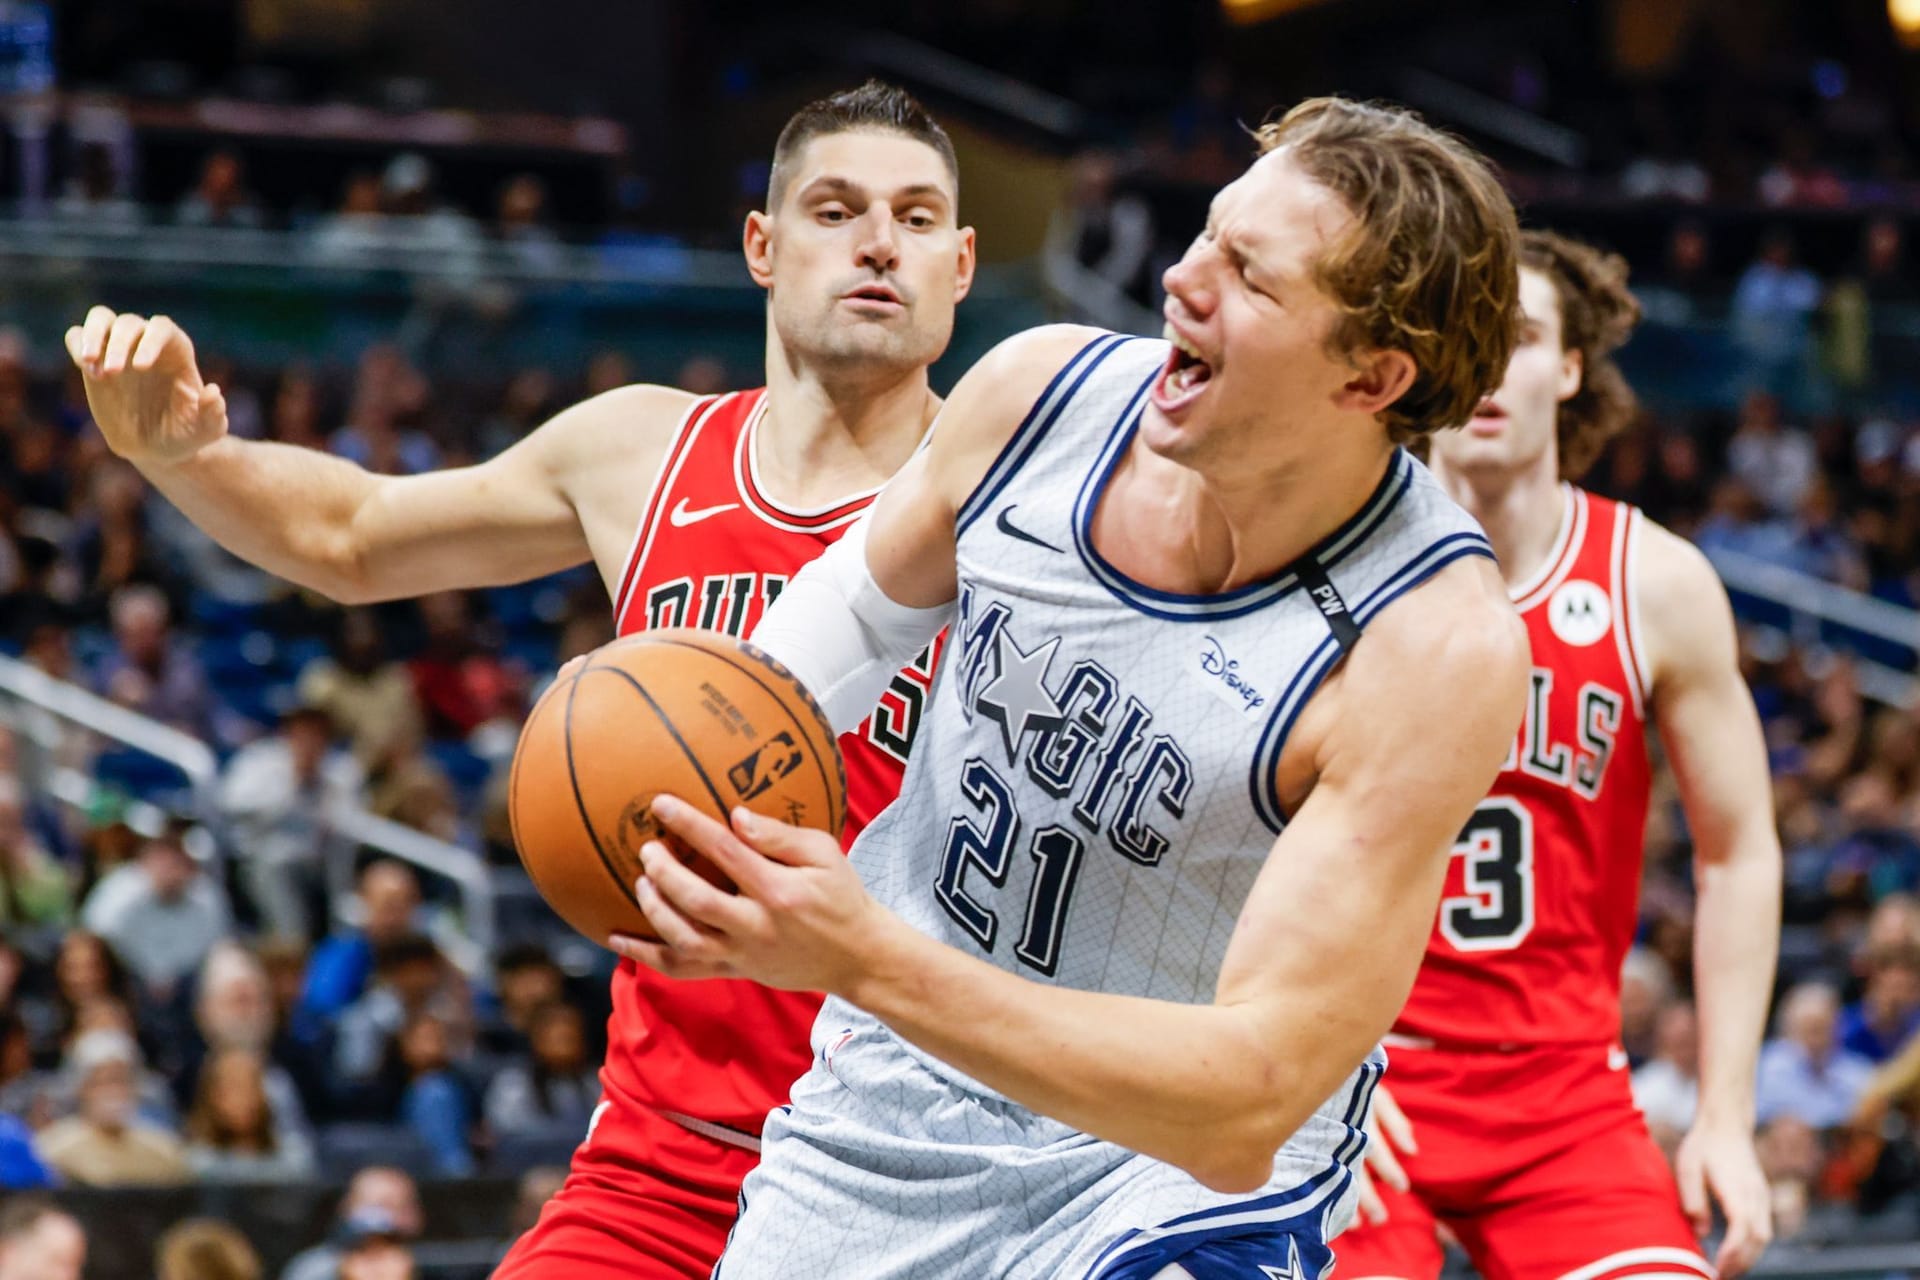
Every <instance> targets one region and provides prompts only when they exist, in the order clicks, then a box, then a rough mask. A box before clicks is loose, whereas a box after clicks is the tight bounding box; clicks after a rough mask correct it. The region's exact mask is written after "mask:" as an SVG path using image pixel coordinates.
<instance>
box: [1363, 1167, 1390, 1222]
mask: <svg viewBox="0 0 1920 1280" xmlns="http://www.w3.org/2000/svg"><path fill="white" fill-rule="evenodd" d="M1386 1220H1387V1202H1386V1201H1385V1200H1382V1199H1381V1198H1380V1192H1379V1189H1378V1188H1376V1187H1375V1186H1374V1185H1373V1179H1372V1178H1368V1177H1362V1178H1361V1179H1360V1221H1362V1222H1364V1223H1366V1224H1367V1225H1368V1226H1370V1227H1377V1226H1379V1225H1380V1224H1381V1223H1383V1222H1385V1221H1386Z"/></svg>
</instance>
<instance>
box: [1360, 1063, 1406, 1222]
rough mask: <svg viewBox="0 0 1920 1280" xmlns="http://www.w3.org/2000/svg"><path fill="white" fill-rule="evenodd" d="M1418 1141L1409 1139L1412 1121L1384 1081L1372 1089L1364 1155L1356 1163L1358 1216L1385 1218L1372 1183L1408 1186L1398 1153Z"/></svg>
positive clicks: (1366, 1219) (1396, 1187)
mask: <svg viewBox="0 0 1920 1280" xmlns="http://www.w3.org/2000/svg"><path fill="white" fill-rule="evenodd" d="M1419 1150H1420V1145H1419V1144H1418V1143H1416V1142H1415V1141H1414V1140H1413V1122H1412V1121H1410V1120H1408V1119H1407V1113H1406V1112H1404V1111H1402V1110H1401V1109H1400V1104H1399V1103H1398V1102H1395V1101H1394V1100H1393V1094H1391V1093H1389V1092H1388V1091H1387V1087H1386V1086H1385V1085H1380V1086H1379V1087H1377V1088H1375V1089H1374V1091H1373V1105H1372V1106H1370V1107H1368V1108H1367V1156H1366V1159H1365V1160H1364V1161H1362V1162H1361V1166H1360V1220H1361V1221H1362V1222H1367V1223H1372V1224H1379V1223H1382V1222H1385V1221H1386V1220H1387V1216H1388V1215H1387V1205H1386V1201H1385V1200H1384V1199H1382V1198H1381V1195H1380V1188H1379V1187H1378V1186H1376V1185H1375V1184H1376V1183H1385V1184H1386V1185H1387V1186H1389V1187H1392V1188H1393V1189H1394V1190H1395V1191H1406V1190H1409V1189H1410V1188H1411V1186H1412V1184H1411V1183H1410V1182H1409V1181H1408V1180H1407V1171H1406V1169H1405V1168H1403V1167H1402V1166H1401V1164H1400V1153H1401V1152H1405V1153H1406V1154H1407V1155H1413V1154H1415V1153H1416V1152H1418V1151H1419Z"/></svg>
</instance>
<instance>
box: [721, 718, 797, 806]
mask: <svg viewBox="0 0 1920 1280" xmlns="http://www.w3.org/2000/svg"><path fill="white" fill-rule="evenodd" d="M800 761H801V754H800V747H799V745H798V744H797V743H795V742H794V740H793V735H792V734H791V733H788V732H786V731H785V730H782V731H780V732H779V733H776V734H774V735H773V736H772V737H771V738H769V739H767V740H766V741H765V742H763V743H761V744H760V745H759V746H758V747H756V748H754V752H753V754H752V755H750V756H748V757H747V758H746V759H744V760H742V761H741V762H740V763H739V764H736V765H734V766H733V767H732V768H731V769H729V770H727V781H728V782H730V783H732V784H733V790H734V794H736V795H738V796H739V797H740V798H741V799H742V800H751V799H753V798H754V797H755V796H757V795H759V794H760V793H761V792H763V791H765V790H766V789H767V788H768V787H771V786H772V785H773V784H774V783H776V782H778V781H779V780H780V779H782V778H784V777H786V776H787V775H788V774H789V773H792V772H793V771H794V770H795V769H798V768H799V767H800Z"/></svg>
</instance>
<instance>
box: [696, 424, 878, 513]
mask: <svg viewBox="0 0 1920 1280" xmlns="http://www.w3.org/2000/svg"><path fill="white" fill-rule="evenodd" d="M772 394H773V393H772V392H770V391H769V392H768V393H766V394H765V395H762V396H761V397H760V403H759V404H757V405H755V406H754V407H753V413H752V414H751V415H750V416H749V417H748V418H747V425H746V426H745V427H743V428H741V430H740V439H739V440H738V441H737V442H736V443H735V444H734V447H733V483H734V487H735V488H737V489H738V490H740V502H741V505H742V506H744V507H745V508H746V509H747V510H748V511H750V512H752V513H753V514H754V516H756V517H757V518H758V519H759V520H760V521H761V522H762V523H765V524H770V525H772V526H773V527H774V528H776V529H778V530H780V531H781V532H783V533H819V532H820V531H821V530H822V529H837V528H839V527H840V526H841V525H843V524H852V523H853V522H854V521H855V520H858V519H859V518H860V517H861V516H862V515H863V514H865V512H866V509H867V505H868V504H869V503H871V502H872V501H873V499H874V498H875V497H876V496H877V495H878V494H879V492H880V488H881V487H884V486H877V487H875V488H872V489H868V490H865V491H864V492H861V493H849V494H847V495H845V496H844V497H840V498H835V499H834V500H833V501H832V502H829V503H827V504H826V505H825V506H821V507H806V508H803V507H787V506H781V505H776V504H775V503H774V501H773V495H772V494H770V493H768V492H767V488H766V486H765V485H764V484H762V483H761V481H760V453H759V450H757V449H756V448H754V441H755V440H757V439H758V438H759V436H760V423H761V422H762V421H763V420H764V419H765V418H766V416H767V401H768V400H769V399H771V398H772ZM749 476H751V478H752V479H751V483H749V479H748V478H749ZM762 499H764V501H762ZM853 502H857V503H859V504H860V505H859V506H858V507H857V508H855V509H854V510H852V511H849V512H847V514H846V515H844V516H842V517H841V518H840V519H838V520H829V521H827V522H825V523H824V524H823V523H820V517H821V516H824V515H828V514H830V513H831V512H834V511H838V510H839V509H840V508H841V507H844V506H846V505H847V504H848V503H853ZM796 520H810V521H813V522H814V523H812V524H795V523H794V521H796Z"/></svg>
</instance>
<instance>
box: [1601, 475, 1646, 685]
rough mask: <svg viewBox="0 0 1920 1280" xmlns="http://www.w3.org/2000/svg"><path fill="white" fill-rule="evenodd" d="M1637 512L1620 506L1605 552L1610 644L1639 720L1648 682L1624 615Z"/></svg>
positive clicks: (1629, 596) (1629, 605) (1629, 592)
mask: <svg viewBox="0 0 1920 1280" xmlns="http://www.w3.org/2000/svg"><path fill="white" fill-rule="evenodd" d="M1638 514H1639V513H1638V512H1636V511H1635V510H1634V509H1633V508H1632V507H1629V506H1627V505H1626V504H1625V503H1622V504H1621V505H1620V507H1619V514H1618V515H1617V516H1616V517H1615V519H1614V522H1613V549H1612V551H1611V552H1610V553H1609V564H1610V568H1611V570H1612V573H1611V575H1610V576H1611V577H1612V578H1613V582H1612V583H1611V584H1610V588H1611V591H1612V595H1613V602H1614V606H1615V608H1614V619H1613V643H1614V648H1615V649H1617V650H1618V651H1619V654H1620V667H1621V669H1622V670H1623V671H1625V672H1626V676H1627V685H1628V688H1629V691H1630V692H1631V693H1632V694H1633V713H1634V715H1636V716H1638V717H1639V718H1640V719H1641V720H1642V721H1645V720H1646V718H1647V692H1648V683H1647V676H1646V665H1645V663H1644V662H1643V660H1642V659H1641V657H1640V654H1639V652H1638V650H1639V645H1638V644H1637V643H1633V642H1630V641H1629V634H1630V632H1631V631H1632V625H1631V622H1637V621H1638V619H1633V620H1631V621H1630V620H1629V619H1628V617H1627V614H1628V612H1629V611H1630V610H1631V609H1632V608H1633V586H1632V582H1631V580H1630V577H1629V575H1628V571H1627V566H1628V565H1629V563H1631V561H1632V558H1633V543H1634V541H1635V539H1634V538H1633V536H1632V535H1633V533H1634V528H1633V525H1634V517H1635V516H1636V515H1638Z"/></svg>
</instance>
